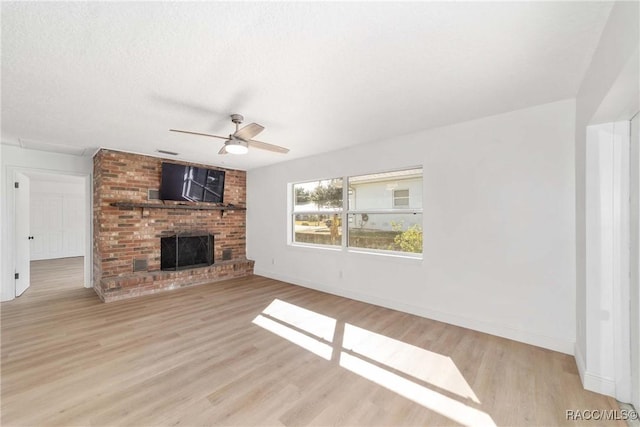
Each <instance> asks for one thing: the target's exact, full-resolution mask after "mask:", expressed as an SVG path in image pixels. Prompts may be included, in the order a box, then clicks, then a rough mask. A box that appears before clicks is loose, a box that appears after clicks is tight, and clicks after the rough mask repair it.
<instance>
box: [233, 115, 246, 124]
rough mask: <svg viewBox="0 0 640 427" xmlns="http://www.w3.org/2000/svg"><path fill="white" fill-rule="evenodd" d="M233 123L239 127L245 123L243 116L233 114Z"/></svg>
mask: <svg viewBox="0 0 640 427" xmlns="http://www.w3.org/2000/svg"><path fill="white" fill-rule="evenodd" d="M231 121H232V122H233V123H235V124H237V125H239V124H240V123H242V122H243V121H244V117H242V114H232V115H231Z"/></svg>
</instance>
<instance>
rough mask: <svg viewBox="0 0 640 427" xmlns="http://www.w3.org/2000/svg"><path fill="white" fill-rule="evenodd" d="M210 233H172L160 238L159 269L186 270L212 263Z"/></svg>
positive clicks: (212, 240)
mask: <svg viewBox="0 0 640 427" xmlns="http://www.w3.org/2000/svg"><path fill="white" fill-rule="evenodd" d="M213 242H214V238H213V235H212V234H202V235H193V234H174V235H171V236H166V237H162V238H160V269H161V270H174V271H175V270H186V269H188V268H197V267H206V266H209V265H211V264H213V261H214V260H213Z"/></svg>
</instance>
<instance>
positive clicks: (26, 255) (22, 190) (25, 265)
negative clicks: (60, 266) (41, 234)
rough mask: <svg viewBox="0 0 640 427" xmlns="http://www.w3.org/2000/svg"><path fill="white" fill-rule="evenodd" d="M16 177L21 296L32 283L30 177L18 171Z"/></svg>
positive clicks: (17, 262) (17, 273)
mask: <svg viewBox="0 0 640 427" xmlns="http://www.w3.org/2000/svg"><path fill="white" fill-rule="evenodd" d="M15 177H16V178H15V182H16V184H15V186H14V191H15V202H16V204H15V208H16V211H15V225H16V228H15V241H16V253H15V277H16V279H15V280H16V296H20V295H22V293H23V292H24V291H26V290H27V288H28V287H29V285H30V284H31V278H30V276H31V274H30V273H31V255H30V242H31V238H30V237H31V235H30V234H29V177H27V176H26V175H24V174H21V173H18V172H17V173H16V174H15Z"/></svg>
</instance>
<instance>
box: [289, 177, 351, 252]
mask: <svg viewBox="0 0 640 427" xmlns="http://www.w3.org/2000/svg"><path fill="white" fill-rule="evenodd" d="M332 179H341V180H342V190H343V191H342V207H340V208H336V209H335V210H325V211H322V210H313V211H312V210H309V211H302V212H296V210H295V209H296V194H295V192H296V190H295V188H296V185H299V184H306V183H312V182H319V181H330V180H332ZM345 182H346V181H345V177H342V176H338V177H333V178H321V179H311V180H305V181H298V182H294V183H291V184H289V200H290V202H291V203H289V206H290V208H289V226H288V229H289V237H288V239H287V240H288V243H289V245H291V246H304V247H312V248H324V249H333V250H342V249H343V248H344V247H345V232H344V220H345V216H344V210H345V209H344V204H345V201H344V183H345ZM335 214H337V215H338V216H340V221H341V224H342V235H341V236H340V243H339V244H336V245H330V244H323V243H308V242H296V230H295V228H296V220H295V216H296V215H335Z"/></svg>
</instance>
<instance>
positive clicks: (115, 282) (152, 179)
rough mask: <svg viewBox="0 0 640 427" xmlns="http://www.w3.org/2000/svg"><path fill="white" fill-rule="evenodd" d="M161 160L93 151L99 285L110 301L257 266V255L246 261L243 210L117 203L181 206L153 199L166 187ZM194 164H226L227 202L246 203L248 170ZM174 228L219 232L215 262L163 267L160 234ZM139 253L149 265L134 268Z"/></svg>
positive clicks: (226, 276)
mask: <svg viewBox="0 0 640 427" xmlns="http://www.w3.org/2000/svg"><path fill="white" fill-rule="evenodd" d="M162 161H163V160H162V159H158V158H155V157H149V156H141V155H137V154H130V153H122V152H118V151H111V150H100V151H99V152H98V153H97V154H96V155H95V157H94V190H93V192H94V198H93V208H94V214H93V215H94V217H93V221H94V224H93V225H94V239H93V253H94V258H93V259H94V270H93V271H94V289H95V290H96V293H97V294H98V295H99V296H100V298H101V299H102V300H103V301H106V302H109V301H114V300H118V299H124V298H129V297H133V296H138V295H144V294H149V293H154V292H158V291H163V290H167V289H174V288H176V287H183V286H190V285H195V284H203V283H210V282H214V281H218V280H224V279H229V278H233V277H240V276H245V275H249V274H252V273H253V261H249V260H247V259H246V253H245V250H246V239H245V233H246V225H245V221H246V215H245V211H244V210H228V211H224V212H222V211H211V210H186V209H163V208H119V207H114V206H111V203H114V202H133V203H154V204H156V205H158V206H163V204H164V205H169V204H173V205H176V204H177V203H178V202H171V201H165V202H162V201H160V200H148V190H149V189H159V188H160V174H161V164H162ZM165 161H167V160H165ZM171 162H172V163H182V164H187V163H184V162H179V161H171ZM193 165H194V166H201V167H205V168H210V169H221V170H224V171H225V187H224V204H225V205H226V204H229V203H230V204H233V205H235V206H237V207H244V206H246V172H244V171H237V170H230V169H222V168H215V167H212V166H208V165H199V164H193ZM189 205H203V206H211V204H210V203H197V202H189ZM175 233H197V234H213V235H214V239H215V242H214V265H212V266H210V267H201V268H195V269H190V270H184V271H175V272H174V271H160V238H161V237H164V236H166V235H169V234H175ZM225 249H227V250H231V253H232V256H231V260H229V261H222V252H223V250H225ZM134 260H144V261H146V262H147V265H148V268H147V270H146V271H138V272H134V271H133V263H134Z"/></svg>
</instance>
